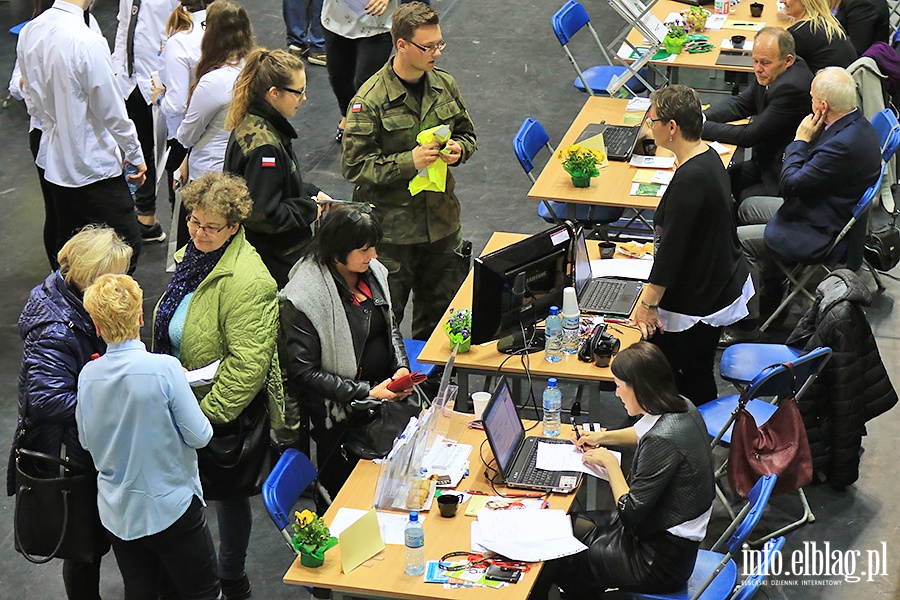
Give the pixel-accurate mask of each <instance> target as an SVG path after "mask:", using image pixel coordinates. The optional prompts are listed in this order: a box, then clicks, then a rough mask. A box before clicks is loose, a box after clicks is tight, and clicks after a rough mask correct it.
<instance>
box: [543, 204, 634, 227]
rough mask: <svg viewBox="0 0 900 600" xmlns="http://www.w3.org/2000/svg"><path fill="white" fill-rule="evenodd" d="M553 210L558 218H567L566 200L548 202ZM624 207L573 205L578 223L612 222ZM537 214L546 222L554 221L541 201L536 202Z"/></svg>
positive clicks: (567, 205) (620, 214) (567, 207)
mask: <svg viewBox="0 0 900 600" xmlns="http://www.w3.org/2000/svg"><path fill="white" fill-rule="evenodd" d="M550 206H552V207H553V212H554V213H555V214H556V216H557V218H559V219H568V218H569V212H568V210H569V203H568V202H550ZM624 211H625V209H624V208H616V207H615V206H591V205H589V204H576V205H575V220H576V221H578V222H579V223H584V222H589V223H604V224H605V223H613V222H615V221H617V220H618V219H619V217H621V216H622V213H623V212H624ZM538 216H539V217H540V218H542V219H544V220H545V221H547V222H548V223H555V221H554V220H553V216H552V215H551V214H550V211H548V210H547V207H546V206H545V205H544V203H543V202H541V203H540V204H538Z"/></svg>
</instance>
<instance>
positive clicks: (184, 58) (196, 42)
mask: <svg viewBox="0 0 900 600" xmlns="http://www.w3.org/2000/svg"><path fill="white" fill-rule="evenodd" d="M188 14H189V15H190V17H191V21H192V22H193V24H194V26H193V27H192V28H191V30H190V31H179V32H177V33H175V34H174V35H172V37H170V38H169V41H167V42H166V47H165V48H163V51H162V55H160V57H159V78H160V79H162V82H163V85H164V86H166V94H165V95H164V96H163V98H162V101H161V102H160V103H159V108H160V110H161V111H162V113H163V114H164V115H165V116H166V127H167V128H168V131H169V139H172V138H174V137H175V132H176V131H178V126H179V125H181V120H182V119H183V118H184V111H185V110H186V109H187V101H188V92H190V90H191V84H193V83H194V77H195V75H196V73H197V63H198V62H199V61H200V43H201V42H202V41H203V26H202V25H201V23H203V22H204V21H205V20H206V11H205V10H198V11H197V12H195V13H188Z"/></svg>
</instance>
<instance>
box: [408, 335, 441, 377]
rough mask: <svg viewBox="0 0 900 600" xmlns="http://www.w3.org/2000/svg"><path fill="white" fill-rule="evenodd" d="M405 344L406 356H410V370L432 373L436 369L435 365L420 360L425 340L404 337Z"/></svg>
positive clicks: (426, 373) (425, 373)
mask: <svg viewBox="0 0 900 600" xmlns="http://www.w3.org/2000/svg"><path fill="white" fill-rule="evenodd" d="M403 346H404V347H405V348H406V356H407V358H409V370H410V371H412V372H416V371H419V372H421V373H422V374H423V375H431V372H432V371H434V365H429V364H425V363H420V362H419V354H421V353H422V348H424V347H425V342H423V341H422V340H413V339H409V338H403Z"/></svg>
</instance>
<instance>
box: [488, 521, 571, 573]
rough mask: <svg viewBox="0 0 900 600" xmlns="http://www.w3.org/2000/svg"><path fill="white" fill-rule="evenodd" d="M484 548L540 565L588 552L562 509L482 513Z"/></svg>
mask: <svg viewBox="0 0 900 600" xmlns="http://www.w3.org/2000/svg"><path fill="white" fill-rule="evenodd" d="M478 525H479V528H480V530H481V540H480V541H479V543H480V545H482V546H484V547H485V548H487V549H489V550H492V551H493V552H497V553H499V554H502V555H503V556H506V557H507V558H509V559H511V560H523V561H526V562H537V561H542V560H552V559H554V558H560V557H563V556H569V555H571V554H577V553H579V552H582V551H584V550H587V546H585V545H584V544H582V543H581V542H579V541H578V540H577V539H576V538H575V536H574V535H572V521H571V520H570V519H569V516H568V515H567V514H566V513H565V511H562V510H512V511H509V510H487V509H485V510H482V511H479V513H478Z"/></svg>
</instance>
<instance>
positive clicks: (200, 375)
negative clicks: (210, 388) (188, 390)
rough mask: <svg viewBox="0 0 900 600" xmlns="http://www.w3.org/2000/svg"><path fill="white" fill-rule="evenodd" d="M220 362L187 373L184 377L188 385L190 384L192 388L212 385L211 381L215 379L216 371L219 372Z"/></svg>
mask: <svg viewBox="0 0 900 600" xmlns="http://www.w3.org/2000/svg"><path fill="white" fill-rule="evenodd" d="M221 362H222V361H220V360H216V361H213V362H211V363H209V364H208V365H206V366H205V367H200V368H199V369H194V370H193V371H187V372H186V373H185V375H186V376H187V380H188V383H189V384H191V386H192V387H197V386H201V385H206V384H208V383H212V382H213V379H215V377H216V371H218V370H219V363H221Z"/></svg>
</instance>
